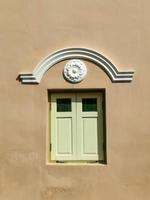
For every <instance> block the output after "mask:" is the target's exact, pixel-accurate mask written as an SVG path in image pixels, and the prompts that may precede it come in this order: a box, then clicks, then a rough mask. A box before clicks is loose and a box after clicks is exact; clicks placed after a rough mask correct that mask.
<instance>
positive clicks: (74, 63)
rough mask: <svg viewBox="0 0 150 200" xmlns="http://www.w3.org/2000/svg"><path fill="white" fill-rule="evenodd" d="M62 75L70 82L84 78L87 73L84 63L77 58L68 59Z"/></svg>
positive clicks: (76, 81)
mask: <svg viewBox="0 0 150 200" xmlns="http://www.w3.org/2000/svg"><path fill="white" fill-rule="evenodd" d="M63 73H64V77H65V78H66V79H67V80H68V81H70V82H72V83H78V82H80V81H82V80H83V79H84V77H85V76H86V74H87V69H86V66H85V64H84V63H83V62H82V61H80V60H77V59H74V60H70V61H69V62H67V64H66V65H65V67H64V72H63Z"/></svg>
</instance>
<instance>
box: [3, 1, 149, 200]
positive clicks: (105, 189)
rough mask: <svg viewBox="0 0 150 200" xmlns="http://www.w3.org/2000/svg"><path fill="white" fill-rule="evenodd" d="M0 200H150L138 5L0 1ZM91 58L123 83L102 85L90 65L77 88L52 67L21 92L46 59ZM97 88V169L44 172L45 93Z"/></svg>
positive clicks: (143, 34) (144, 33) (100, 74)
mask: <svg viewBox="0 0 150 200" xmlns="http://www.w3.org/2000/svg"><path fill="white" fill-rule="evenodd" d="M0 7H1V12H0V91H1V92H0V199H1V200H18V199H20V200H26V199H27V200H70V199H71V200H149V199H150V123H149V121H150V89H149V86H150V81H149V73H150V60H149V50H150V40H149V35H150V26H149V24H150V14H149V7H150V2H149V1H148V0H144V1H142V0H126V1H119V0H116V1H112V0H101V1H100V0H82V1H81V0H76V1H73V0H61V1H60V0H32V1H31V0H30V1H29V0H13V1H10V0H1V1H0ZM66 47H86V48H90V49H94V50H96V51H98V52H100V53H101V54H103V55H104V56H106V57H107V58H109V59H110V60H111V61H112V62H113V64H115V65H116V66H118V68H119V69H120V70H128V69H133V70H135V71H136V72H135V75H134V79H133V81H132V82H131V83H112V82H111V81H110V79H109V77H108V76H107V75H106V74H105V72H104V71H102V70H101V69H100V68H99V67H97V66H96V65H94V64H92V63H90V62H85V63H86V65H87V68H88V75H87V77H86V79H85V80H84V81H82V82H81V83H79V84H73V85H72V84H70V83H68V82H66V81H65V80H64V79H63V77H62V69H63V67H64V64H65V63H66V62H65V61H64V62H61V63H59V64H57V65H56V66H53V67H52V68H51V69H50V70H49V71H48V72H47V73H46V74H45V75H44V77H43V79H42V81H41V83H40V84H39V85H23V84H21V83H20V82H19V81H18V80H16V79H17V76H18V74H19V73H20V72H30V71H31V72H32V71H33V69H34V68H35V66H36V64H37V63H38V62H39V61H40V60H41V59H42V58H43V57H45V56H46V55H48V54H49V53H52V52H54V51H56V50H58V49H61V48H66ZM56 88H59V89H64V88H70V89H75V88H105V89H106V125H107V165H67V166H66V165H48V164H47V158H46V144H47V142H46V139H47V136H48V95H47V90H48V89H56Z"/></svg>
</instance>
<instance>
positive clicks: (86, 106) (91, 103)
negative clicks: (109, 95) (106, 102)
mask: <svg viewBox="0 0 150 200" xmlns="http://www.w3.org/2000/svg"><path fill="white" fill-rule="evenodd" d="M82 111H83V112H92V111H97V99H96V98H88V99H82Z"/></svg>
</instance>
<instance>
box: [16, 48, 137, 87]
mask: <svg viewBox="0 0 150 200" xmlns="http://www.w3.org/2000/svg"><path fill="white" fill-rule="evenodd" d="M69 59H83V60H87V61H90V62H92V63H95V64H96V65H98V66H99V67H100V68H101V69H103V70H104V71H105V73H106V74H107V75H108V76H109V78H110V79H111V81H112V82H130V81H132V78H133V74H134V71H133V70H128V71H119V70H118V69H117V67H116V66H114V65H113V64H112V63H111V62H110V61H109V60H108V59H107V58H106V57H104V56H103V55H101V54H100V53H98V52H96V51H93V50H90V49H86V48H66V49H62V50H59V51H56V52H54V53H52V54H50V55H48V56H47V57H46V58H44V59H43V60H42V61H41V62H40V63H39V64H38V65H37V66H36V67H35V69H34V70H33V72H32V73H20V75H19V77H20V80H21V82H22V83H40V81H41V79H42V77H43V75H44V74H45V73H46V71H47V70H49V69H50V68H51V67H52V66H53V65H55V64H57V63H59V62H61V61H64V60H69Z"/></svg>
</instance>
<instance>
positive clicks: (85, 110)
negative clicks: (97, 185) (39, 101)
mask: <svg viewBox="0 0 150 200" xmlns="http://www.w3.org/2000/svg"><path fill="white" fill-rule="evenodd" d="M102 100H103V98H102V93H52V94H51V130H50V132H51V146H52V148H51V160H54V161H99V160H103V159H104V152H103V135H104V134H103V109H102Z"/></svg>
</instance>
